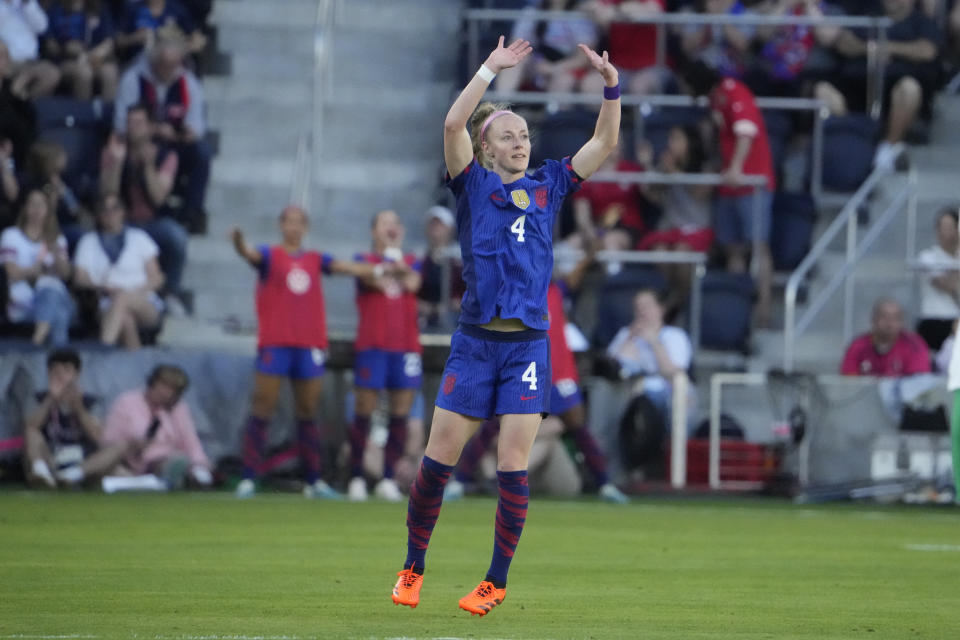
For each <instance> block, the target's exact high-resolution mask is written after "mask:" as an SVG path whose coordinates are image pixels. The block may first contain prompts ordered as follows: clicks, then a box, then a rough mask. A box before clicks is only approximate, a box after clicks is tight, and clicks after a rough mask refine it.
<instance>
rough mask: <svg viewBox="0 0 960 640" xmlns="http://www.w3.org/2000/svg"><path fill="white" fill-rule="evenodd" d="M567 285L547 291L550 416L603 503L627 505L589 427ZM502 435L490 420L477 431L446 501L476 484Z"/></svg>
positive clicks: (448, 488)
mask: <svg viewBox="0 0 960 640" xmlns="http://www.w3.org/2000/svg"><path fill="white" fill-rule="evenodd" d="M565 286H566V282H564V281H560V282H552V283H551V284H550V288H549V289H547V308H548V309H549V314H550V328H549V329H547V336H548V337H549V339H550V364H551V365H552V381H553V386H552V388H551V389H550V413H552V414H553V415H555V416H557V417H558V418H560V421H561V422H563V427H564V431H565V432H566V433H567V434H568V435H569V436H570V438H571V439H572V440H573V442H574V443H575V444H576V445H577V448H578V449H580V452H581V453H582V454H583V457H584V462H585V463H586V465H587V468H588V469H589V470H590V473H592V474H593V478H594V481H595V482H596V484H597V488H598V493H599V496H600V499H601V500H605V501H607V502H613V503H616V504H626V503H627V502H629V501H630V499H629V498H628V497H627V496H626V495H624V493H623V492H622V491H620V489H619V488H617V486H616V485H615V484H613V483H612V482H610V475H609V474H608V473H607V461H606V458H605V457H604V455H603V452H602V451H600V447H599V446H598V445H597V441H596V439H595V438H594V437H593V434H592V433H590V429H589V428H588V427H587V412H586V409H585V407H584V404H583V395H581V393H580V375H579V373H578V372H577V363H576V360H575V359H574V356H573V352H572V351H571V350H570V346H569V345H568V344H567V338H566V334H565V327H566V325H567V315H566V313H565V312H564V310H563V297H564V296H563V287H565ZM499 432H500V423H499V422H498V421H497V420H487V421H486V422H484V423H483V426H481V427H480V430H479V431H477V434H476V435H475V436H474V437H473V439H472V440H471V441H470V443H469V444H468V445H467V446H466V448H465V449H464V450H463V455H462V456H460V464H459V465H457V470H456V472H455V477H454V479H453V480H450V481H449V482H448V483H447V486H446V488H445V489H444V492H443V497H444V499H445V500H459V499H460V498H462V497H463V494H464V492H465V490H466V485H467V484H468V483H470V482H472V481H473V476H474V472H475V471H476V468H477V463H478V462H480V458H482V457H483V454H485V453H486V452H487V450H489V449H490V445H491V443H492V442H493V439H494V438H496V436H497V434H498V433H499Z"/></svg>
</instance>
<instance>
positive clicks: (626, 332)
mask: <svg viewBox="0 0 960 640" xmlns="http://www.w3.org/2000/svg"><path fill="white" fill-rule="evenodd" d="M660 343H661V344H662V345H663V348H664V349H665V350H666V352H667V355H668V356H669V357H670V361H671V362H673V364H674V365H676V366H677V367H678V368H680V369H683V370H687V369H689V368H690V360H691V358H692V357H693V347H692V346H691V345H690V338H689V337H688V336H687V332H686V331H684V330H683V329H680V328H678V327H669V326H668V327H663V328H661V329H660ZM607 354H608V355H610V356H612V357H613V358H615V359H616V360H617V362H619V363H620V366H621V367H622V368H623V369H624V370H625V371H626V373H628V374H629V375H631V376H634V375H644V376H646V378H645V380H644V387H645V388H646V389H648V390H651V391H652V390H654V389H663V388H665V387H666V386H667V381H666V380H664V379H663V377H662V376H660V375H657V374H658V372H659V370H660V365H658V364H657V356H656V355H655V354H654V353H653V348H652V347H651V346H650V343H649V342H647V341H646V340H644V339H643V338H641V337H640V336H631V335H630V327H623V328H622V329H620V331H618V332H617V335H615V336H613V340H612V341H611V342H610V346H609V347H607Z"/></svg>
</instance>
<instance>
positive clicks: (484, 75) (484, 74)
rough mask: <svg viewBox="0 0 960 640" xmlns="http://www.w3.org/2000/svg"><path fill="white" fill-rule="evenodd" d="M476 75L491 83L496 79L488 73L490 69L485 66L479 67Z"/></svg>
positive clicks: (491, 72)
mask: <svg viewBox="0 0 960 640" xmlns="http://www.w3.org/2000/svg"><path fill="white" fill-rule="evenodd" d="M477 75H478V76H480V77H481V78H482V79H484V80H486V81H487V82H493V79H494V78H496V77H497V74H495V73H494V72H493V71H490V68H489V67H488V66H487V65H485V64H482V65H480V68H479V69H477Z"/></svg>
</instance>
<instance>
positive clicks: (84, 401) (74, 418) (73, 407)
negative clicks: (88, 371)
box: [23, 349, 128, 489]
mask: <svg viewBox="0 0 960 640" xmlns="http://www.w3.org/2000/svg"><path fill="white" fill-rule="evenodd" d="M80 367H81V361H80V355H79V354H78V353H77V352H76V351H74V350H72V349H57V350H55V351H52V352H51V353H50V355H49V356H48V357H47V390H46V391H41V392H39V393H37V394H36V401H35V403H34V405H33V407H32V408H30V409H28V410H27V411H26V412H25V416H26V417H25V419H24V423H23V453H24V457H23V462H24V466H25V467H26V473H27V482H28V483H29V484H30V485H33V486H39V487H44V486H45V487H49V488H51V489H53V488H55V487H57V486H58V485H67V486H69V485H75V484H79V483H80V482H82V481H83V480H84V479H86V478H97V477H100V476H103V475H106V474H109V473H113V472H114V470H115V469H116V468H117V466H118V465H119V463H120V460H121V459H122V458H123V456H124V455H126V454H127V453H128V450H127V446H126V445H123V444H113V445H104V444H103V441H102V434H101V428H100V422H99V421H98V420H97V419H96V418H95V417H94V416H93V414H92V413H91V412H90V408H91V407H92V406H93V398H91V397H90V396H86V395H84V394H83V391H82V390H81V389H80V386H79V384H78V383H77V379H78V377H79V375H80Z"/></svg>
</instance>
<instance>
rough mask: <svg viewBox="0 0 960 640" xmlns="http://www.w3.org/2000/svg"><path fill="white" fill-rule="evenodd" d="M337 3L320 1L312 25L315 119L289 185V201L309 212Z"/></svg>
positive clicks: (301, 144) (320, 150) (320, 149)
mask: <svg viewBox="0 0 960 640" xmlns="http://www.w3.org/2000/svg"><path fill="white" fill-rule="evenodd" d="M336 11H337V0H317V12H316V14H315V16H314V22H313V75H312V77H311V83H312V87H311V88H312V91H311V96H310V112H311V114H312V116H313V118H312V122H311V126H310V128H309V130H307V131H304V132H303V133H301V134H300V137H299V139H298V140H297V155H296V161H295V163H294V167H293V176H292V179H291V186H290V202H291V203H296V204H299V205H300V206H302V207H303V208H304V209H307V210H309V209H310V194H311V192H312V187H313V176H314V169H315V167H316V166H317V163H318V162H319V160H320V156H321V155H322V154H323V149H324V144H323V137H324V120H325V112H326V109H325V107H324V96H327V95H330V87H331V85H332V79H331V77H332V74H331V73H330V64H331V60H332V57H333V56H332V52H333V25H334V21H335V16H336Z"/></svg>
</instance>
